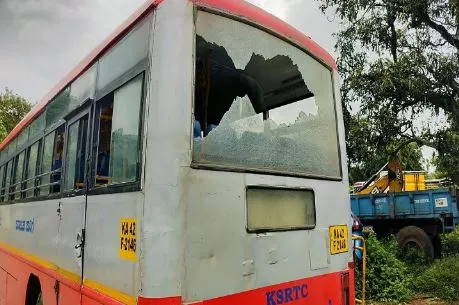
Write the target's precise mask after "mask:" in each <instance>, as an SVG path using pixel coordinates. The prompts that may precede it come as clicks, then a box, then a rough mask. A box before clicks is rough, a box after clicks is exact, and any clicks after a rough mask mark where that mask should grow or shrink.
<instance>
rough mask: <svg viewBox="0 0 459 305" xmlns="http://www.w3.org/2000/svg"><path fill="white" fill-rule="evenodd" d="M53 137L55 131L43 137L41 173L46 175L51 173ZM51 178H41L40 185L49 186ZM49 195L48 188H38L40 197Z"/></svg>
mask: <svg viewBox="0 0 459 305" xmlns="http://www.w3.org/2000/svg"><path fill="white" fill-rule="evenodd" d="M54 136H55V131H53V132H52V133H50V134H49V135H47V136H46V137H45V143H44V145H45V146H44V148H43V161H42V170H41V172H42V173H43V174H44V173H48V172H50V171H51V167H52V165H53V150H54ZM50 178H51V176H50V175H49V174H48V175H44V176H42V177H41V179H40V180H41V184H42V185H45V184H49V183H50V182H51V180H50ZM48 194H49V186H43V187H41V188H40V195H48Z"/></svg>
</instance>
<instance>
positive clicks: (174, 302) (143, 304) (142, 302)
mask: <svg viewBox="0 0 459 305" xmlns="http://www.w3.org/2000/svg"><path fill="white" fill-rule="evenodd" d="M137 304H138V305H182V297H165V298H145V297H141V296H140V297H139V300H138V302H137Z"/></svg>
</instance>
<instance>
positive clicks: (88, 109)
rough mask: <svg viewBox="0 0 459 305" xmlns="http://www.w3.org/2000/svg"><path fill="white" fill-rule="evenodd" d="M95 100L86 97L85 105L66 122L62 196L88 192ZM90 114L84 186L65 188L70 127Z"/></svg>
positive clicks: (87, 129)
mask: <svg viewBox="0 0 459 305" xmlns="http://www.w3.org/2000/svg"><path fill="white" fill-rule="evenodd" d="M92 101H93V100H92V99H86V101H85V102H83V105H85V106H81V107H80V108H77V109H76V110H75V111H74V113H75V114H74V115H72V116H69V117H71V118H69V119H68V120H67V121H66V124H65V132H64V134H65V141H64V151H63V157H62V159H63V162H62V176H61V177H62V178H61V188H60V193H61V194H62V197H73V196H79V195H82V194H85V193H86V192H87V189H88V180H89V179H88V175H89V172H90V171H88V168H89V164H90V163H89V164H88V161H89V160H90V156H89V154H90V152H91V145H92V142H91V131H92V126H91V125H92V124H91V121H92V117H91V116H92V114H93V102H92ZM88 102H90V103H89V104H87V103H88ZM86 115H87V116H88V125H87V126H86V147H85V160H84V178H83V179H84V187H83V188H81V189H75V188H73V189H65V186H66V184H67V161H68V160H67V154H68V144H69V142H68V135H69V134H68V133H69V127H70V126H71V125H73V124H76V123H78V124H79V121H80V120H81V119H82V118H83V117H84V116H86ZM79 132H80V129H79V128H78V133H79ZM77 145H78V139H77Z"/></svg>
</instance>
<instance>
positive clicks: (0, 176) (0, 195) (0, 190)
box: [0, 165, 5, 202]
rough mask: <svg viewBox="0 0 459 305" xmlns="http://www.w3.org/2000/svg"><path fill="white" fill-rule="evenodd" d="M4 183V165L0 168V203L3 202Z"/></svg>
mask: <svg viewBox="0 0 459 305" xmlns="http://www.w3.org/2000/svg"><path fill="white" fill-rule="evenodd" d="M4 181H5V165H3V166H2V167H0V202H2V201H3V193H4V190H3V182H4Z"/></svg>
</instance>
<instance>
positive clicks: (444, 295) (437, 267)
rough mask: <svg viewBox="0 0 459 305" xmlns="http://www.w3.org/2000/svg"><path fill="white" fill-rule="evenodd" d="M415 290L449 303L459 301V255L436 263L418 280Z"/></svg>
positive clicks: (414, 283) (414, 285)
mask: <svg viewBox="0 0 459 305" xmlns="http://www.w3.org/2000/svg"><path fill="white" fill-rule="evenodd" d="M413 289H414V290H415V291H417V292H422V293H426V294H428V295H430V296H433V297H438V298H440V299H443V300H447V301H457V300H459V255H458V256H449V257H447V258H444V259H442V260H437V261H435V262H434V263H433V264H432V265H431V266H429V268H427V269H426V270H424V271H423V272H422V273H421V274H420V275H419V276H418V277H417V278H416V281H415V282H413Z"/></svg>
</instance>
